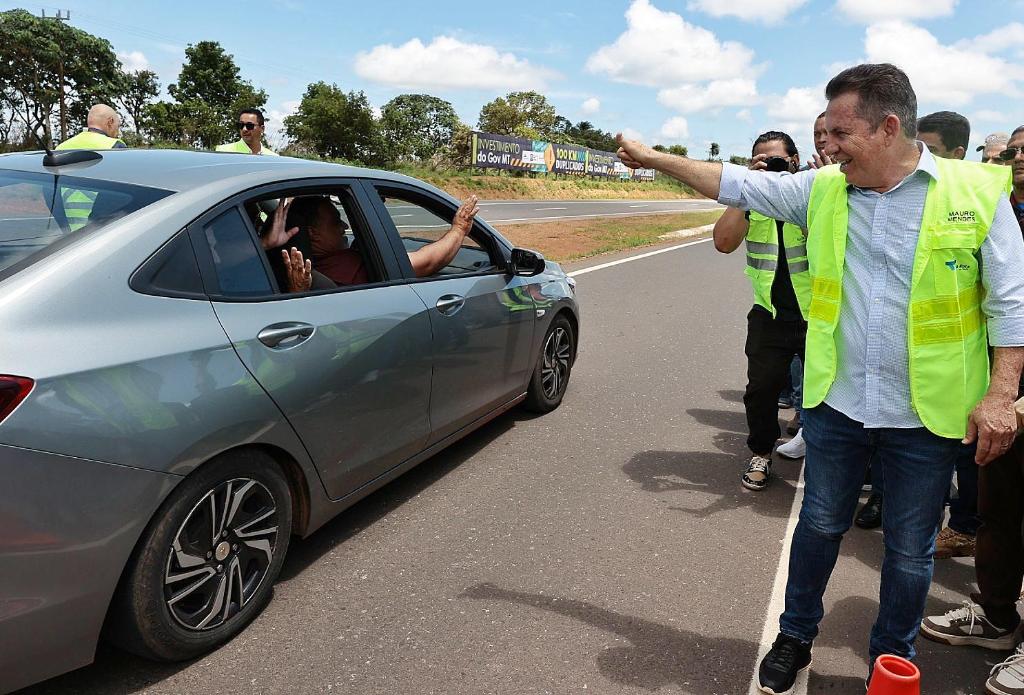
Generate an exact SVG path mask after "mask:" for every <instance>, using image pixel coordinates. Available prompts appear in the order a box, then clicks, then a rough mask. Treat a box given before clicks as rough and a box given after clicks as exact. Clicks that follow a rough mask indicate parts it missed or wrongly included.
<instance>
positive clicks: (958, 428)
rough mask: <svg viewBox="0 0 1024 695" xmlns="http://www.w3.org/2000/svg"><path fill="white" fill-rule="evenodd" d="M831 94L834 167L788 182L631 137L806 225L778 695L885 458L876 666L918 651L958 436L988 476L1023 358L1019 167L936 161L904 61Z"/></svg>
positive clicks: (634, 152)
mask: <svg viewBox="0 0 1024 695" xmlns="http://www.w3.org/2000/svg"><path fill="white" fill-rule="evenodd" d="M825 97H826V99H827V100H828V106H827V108H826V111H825V120H826V128H827V136H826V137H827V145H826V147H825V152H826V154H827V155H828V156H829V157H830V158H831V160H832V161H833V162H835V164H833V165H829V166H824V167H821V168H819V169H812V170H808V171H802V172H798V173H796V174H793V175H791V176H790V175H780V174H776V175H771V174H752V173H751V172H749V170H748V169H747V168H746V167H740V166H736V165H730V164H724V165H723V164H721V163H717V162H698V161H694V160H690V159H686V158H685V157H677V156H673V155H668V154H663V153H660V152H656V151H654V150H653V149H651V148H649V147H647V146H645V145H643V144H641V143H639V142H635V141H629V140H625V139H624V138H622V137H621V136H619V144H620V149H619V157H620V159H621V160H622V161H623V162H624V163H625V164H626V165H628V166H632V167H639V166H644V167H651V168H654V169H658V170H659V171H662V172H663V173H666V174H668V175H670V176H673V177H674V178H677V179H679V180H680V181H682V182H684V183H687V184H689V185H690V186H692V187H693V188H695V189H696V190H698V191H699V192H701V193H703V194H704V195H707V196H709V197H712V198H715V199H717V200H718V201H719V202H721V203H724V204H726V205H730V206H734V207H739V208H742V209H751V210H755V211H757V212H759V213H761V214H763V215H766V216H768V217H772V218H774V219H779V220H784V221H787V222H790V223H793V224H800V225H804V226H806V228H807V258H808V262H809V268H810V288H809V290H808V292H807V296H806V300H807V301H808V304H807V305H808V312H807V317H808V326H807V344H806V360H805V363H804V402H803V406H804V411H803V427H804V440H805V442H806V445H807V454H806V459H805V468H804V477H805V494H804V499H803V504H802V508H801V510H800V519H799V522H798V524H797V526H796V529H795V531H794V534H793V540H792V546H791V550H790V558H789V576H788V580H787V585H786V603H785V610H784V612H783V614H782V616H781V618H780V620H779V626H780V632H779V635H778V637H777V638H776V640H775V642H774V644H773V645H772V648H771V649H770V651H769V652H768V653H767V654H766V655H765V657H764V659H762V661H761V663H760V665H759V667H758V673H757V680H758V685H759V687H760V689H761V690H762V691H763V692H770V693H784V692H789V691H790V690H791V689H792V688H793V687H794V683H795V682H796V677H797V675H798V673H799V672H800V671H802V670H804V669H806V668H808V667H809V666H810V661H811V644H812V641H813V640H814V638H815V637H816V636H817V634H818V624H819V623H820V621H821V619H822V617H823V615H824V607H823V603H822V596H823V594H824V592H825V588H826V586H827V584H828V581H829V578H830V577H831V574H832V570H833V568H834V567H835V563H836V560H837V558H838V555H839V545H840V542H841V541H842V538H843V534H844V533H845V532H846V531H847V530H848V529H849V528H850V525H851V522H852V520H853V516H854V511H855V510H856V505H857V501H858V497H859V494H860V488H861V484H862V482H863V479H864V469H865V466H866V465H867V461H868V460H869V458H871V456H873V455H876V456H877V458H876V461H877V463H878V465H880V466H881V467H882V470H883V478H884V479H885V513H884V514H883V519H882V529H883V533H884V537H885V558H884V560H883V563H882V571H881V590H880V594H879V610H878V618H877V620H876V622H875V625H874V627H873V628H872V630H871V639H870V645H869V655H870V659H871V661H870V664H873V663H874V659H875V658H876V657H878V656H879V655H880V654H884V653H889V654H896V655H899V656H903V657H907V658H912V657H913V656H914V654H915V651H914V639H915V638H916V637H917V633H918V630H919V629H920V624H921V617H922V614H923V612H924V605H925V599H926V597H927V595H928V587H929V584H930V583H931V576H932V569H933V565H934V561H933V558H932V549H933V547H934V542H935V536H936V533H937V529H938V526H939V521H940V520H941V517H942V502H943V499H944V497H945V494H946V491H947V489H948V487H949V481H950V477H951V476H952V471H953V465H954V461H955V459H956V455H957V452H958V451H959V449H960V446H961V441H962V442H964V443H970V442H975V441H976V442H977V455H976V460H977V462H978V464H979V465H982V466H984V465H986V464H987V463H989V462H990V461H992V460H993V459H995V458H996V457H997V456H999V455H1001V454H1002V453H1004V452H1006V451H1007V450H1008V449H1009V447H1010V445H1011V444H1012V443H1013V439H1014V434H1015V432H1016V425H1017V423H1016V417H1015V414H1014V410H1013V401H1014V400H1015V398H1016V396H1017V385H1018V380H1019V378H1020V373H1021V366H1022V364H1024V242H1022V240H1021V234H1020V228H1019V227H1018V226H1017V224H1016V220H1015V218H1014V213H1013V210H1012V208H1011V206H1010V203H1009V189H1010V175H1009V172H1008V171H1007V170H1006V169H1003V168H1000V167H993V166H989V165H983V164H979V163H974V162H963V161H958V160H947V159H942V158H936V157H934V156H933V155H932V153H931V152H930V151H928V149H927V147H925V146H924V145H923V143H921V142H918V141H917V139H916V136H917V97H916V95H915V94H914V90H913V88H912V87H911V85H910V80H909V79H908V78H907V76H906V74H905V73H903V71H902V70H900V69H899V68H897V67H895V66H893V65H889V64H864V65H857V66H854V67H852V68H848V69H846V70H844V71H843V72H841V73H839V74H838V75H837V76H836V77H834V78H833V79H832V80H831V81H830V82H829V83H828V85H827V86H826V88H825ZM989 345H991V346H992V348H993V361H992V366H991V372H990V369H989V353H988V347H989ZM974 617H975V620H976V621H977V619H978V618H980V619H982V620H984V616H983V615H980V614H977V613H976V614H975V616H974ZM992 627H993V634H995V633H999V634H1000V635H1002V634H1003V633H1004V632H1005V629H1006V628H1004V627H1002V626H992ZM870 668H871V667H870V666H869V669H870ZM868 677H869V678H870V670H869V672H868Z"/></svg>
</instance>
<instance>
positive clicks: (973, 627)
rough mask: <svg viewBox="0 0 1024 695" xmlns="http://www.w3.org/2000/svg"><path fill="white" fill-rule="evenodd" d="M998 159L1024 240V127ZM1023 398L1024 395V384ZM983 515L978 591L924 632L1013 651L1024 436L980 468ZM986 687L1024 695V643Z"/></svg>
mask: <svg viewBox="0 0 1024 695" xmlns="http://www.w3.org/2000/svg"><path fill="white" fill-rule="evenodd" d="M989 137H990V138H991V136H989ZM986 142H988V138H986ZM985 154H986V155H988V154H989V152H988V151H986V153H985ZM993 157H994V159H995V161H996V162H998V163H1001V164H1011V165H1012V175H1013V194H1012V195H1011V201H1012V202H1014V210H1015V212H1016V213H1017V222H1018V223H1019V225H1020V232H1021V235H1022V236H1024V209H1021V207H1020V206H1019V204H1018V203H1017V202H1016V201H1022V200H1024V126H1020V127H1019V128H1017V129H1016V130H1014V131H1013V134H1012V135H1011V136H1010V138H1009V142H1008V143H1006V145H1005V149H1003V150H1001V151H1000V152H998V153H996V154H995V155H994V156H993ZM1018 396H1024V380H1022V381H1021V383H1020V384H1019V386H1018ZM1019 412H1020V408H1019V407H1018V413H1019ZM978 513H979V515H980V516H981V526H979V527H978V533H977V542H976V544H975V551H976V552H975V557H974V570H975V574H976V576H977V579H978V593H976V594H971V597H970V600H968V601H964V604H963V606H962V607H960V608H957V609H954V610H951V611H948V612H947V613H946V614H944V615H935V616H929V617H927V618H925V619H924V621H923V622H922V623H921V633H922V634H923V635H924V636H925V637H928V638H929V639H933V640H935V641H937V642H943V643H945V644H951V645H954V646H962V645H974V646H978V647H985V648H987V649H994V650H1006V649H1013V646H1014V643H1015V641H1017V631H1018V629H1019V627H1020V624H1021V619H1020V614H1019V613H1018V612H1017V600H1018V598H1019V597H1020V590H1021V582H1024V437H1017V439H1016V441H1015V442H1014V444H1013V447H1012V448H1011V449H1010V450H1009V451H1008V452H1007V453H1006V454H1005V455H1003V456H1000V457H999V458H997V459H996V460H995V461H993V462H992V463H990V464H988V465H987V466H982V467H981V469H980V470H979V475H978ZM950 525H952V522H950ZM985 689H986V692H988V693H993V694H994V695H1022V694H1024V643H1019V644H1018V645H1017V649H1016V651H1015V652H1014V653H1013V654H1012V655H1011V656H1010V657H1009V658H1007V659H1006V660H1005V661H1003V662H1002V663H1001V664H997V665H996V667H995V668H993V669H992V671H991V673H990V674H989V678H988V680H987V681H986V682H985Z"/></svg>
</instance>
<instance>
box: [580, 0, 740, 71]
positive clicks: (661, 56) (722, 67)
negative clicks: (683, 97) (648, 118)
mask: <svg viewBox="0 0 1024 695" xmlns="http://www.w3.org/2000/svg"><path fill="white" fill-rule="evenodd" d="M626 24H627V29H626V31H625V32H623V33H622V34H621V35H620V36H619V37H618V38H617V39H616V40H615V42H614V43H612V44H610V45H607V46H602V47H601V48H599V49H597V51H595V52H594V53H593V54H592V55H591V56H590V57H589V58H588V59H587V65H586V67H587V70H588V71H590V72H592V73H601V74H605V75H607V76H608V77H610V78H611V79H613V80H615V81H617V82H627V83H631V84H640V85H646V86H649V87H676V86H678V85H680V84H685V83H691V82H702V81H706V80H716V79H717V80H722V79H731V78H738V77H746V78H750V77H751V76H756V74H757V73H758V72H759V69H758V68H757V67H756V66H754V65H753V60H754V52H753V51H752V50H750V49H749V48H747V47H746V46H744V45H743V44H741V43H737V42H735V41H720V40H719V39H718V37H717V36H715V34H714V33H712V32H711V31H708V30H707V29H704V28H702V27H699V26H696V25H694V24H690V23H688V22H686V21H685V20H684V19H683V18H682V17H681V16H679V15H678V14H676V13H674V12H663V11H661V10H659V9H658V8H656V7H654V6H653V5H652V4H651V3H650V2H649V0H634V2H633V4H631V5H630V6H629V9H628V10H626Z"/></svg>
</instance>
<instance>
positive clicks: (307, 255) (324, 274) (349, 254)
mask: <svg viewBox="0 0 1024 695" xmlns="http://www.w3.org/2000/svg"><path fill="white" fill-rule="evenodd" d="M275 195H277V196H281V197H280V198H278V199H276V200H274V201H272V203H271V204H270V205H267V200H266V199H263V200H258V199H254V200H251V201H247V202H246V204H245V208H246V209H247V210H251V209H254V208H256V207H258V208H259V209H261V210H266V209H268V208H272V209H276V208H277V205H278V204H279V203H280V201H281V200H284V199H287V198H291V203H290V205H289V209H288V216H287V219H286V222H285V229H288V230H291V229H298V232H297V233H296V234H295V235H294V236H292V237H291V238H290V239H288V241H287V242H286V243H285V244H283V245H279V246H277V247H276V248H268V249H267V259H268V262H269V263H270V267H271V269H272V270H273V271H274V276H275V278H276V280H277V285H278V288H279V289H280V291H281V292H287V291H288V289H289V284H288V277H287V269H286V266H285V263H284V258H283V255H282V250H283V249H285V248H291V247H294V248H296V249H298V250H299V251H300V252H301V253H302V256H303V258H304V259H309V260H310V261H311V263H312V270H313V279H312V287H311V288H310V289H311V290H314V291H316V290H323V289H333V288H342V289H345V288H351V287H358V286H363V285H370V284H374V283H377V282H382V281H383V280H384V278H385V273H384V271H383V269H382V266H381V262H380V259H379V257H378V256H377V253H376V247H375V245H374V244H373V242H372V237H371V235H370V232H369V230H368V229H367V227H366V224H365V222H364V221H363V217H362V215H361V214H359V211H358V206H357V203H356V202H355V199H354V197H353V195H352V192H351V190H350V189H349V188H348V187H335V188H332V189H329V190H324V191H323V192H319V193H316V194H308V193H303V194H300V195H295V196H290V195H289V194H288V191H278V192H276V193H275ZM250 219H251V220H252V221H253V223H254V224H255V225H256V228H257V229H258V230H259V236H260V238H261V239H263V240H267V241H266V242H265V243H264V245H268V244H270V243H272V242H271V241H270V240H269V239H270V234H271V227H272V225H273V212H271V213H270V216H269V217H268V219H267V220H266V221H263V222H259V221H258V220H256V219H255V218H254V216H253V215H250Z"/></svg>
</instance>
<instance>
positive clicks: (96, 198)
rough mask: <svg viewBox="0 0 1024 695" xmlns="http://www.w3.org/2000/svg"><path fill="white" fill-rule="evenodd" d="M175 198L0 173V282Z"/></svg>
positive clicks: (118, 187) (78, 181)
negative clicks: (83, 237)
mask: <svg viewBox="0 0 1024 695" xmlns="http://www.w3.org/2000/svg"><path fill="white" fill-rule="evenodd" d="M170 194H171V192H170V191H163V190H159V189H155V188H147V187H144V186H132V185H130V184H124V183H113V182H110V181H97V180H93V179H87V178H82V177H73V176H57V175H53V174H36V173H27V172H21V171H4V170H0V277H3V276H6V275H9V274H10V273H12V272H16V271H18V270H21V269H23V268H25V267H27V266H28V265H31V264H32V263H33V262H35V261H36V260H38V259H39V258H41V257H42V256H43V254H44V253H45V252H47V251H52V250H53V249H55V248H57V247H58V246H60V245H62V243H63V242H65V241H68V240H71V239H74V238H77V237H79V236H81V235H84V234H90V233H92V232H95V231H96V230H98V229H101V228H103V227H104V226H106V225H108V224H110V223H111V222H113V221H115V220H119V219H121V218H122V217H124V216H125V215H130V214H131V213H133V212H136V211H137V210H139V209H141V208H143V207H145V206H147V205H150V204H152V203H154V202H156V201H158V200H160V199H161V198H164V197H166V196H168V195H170Z"/></svg>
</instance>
